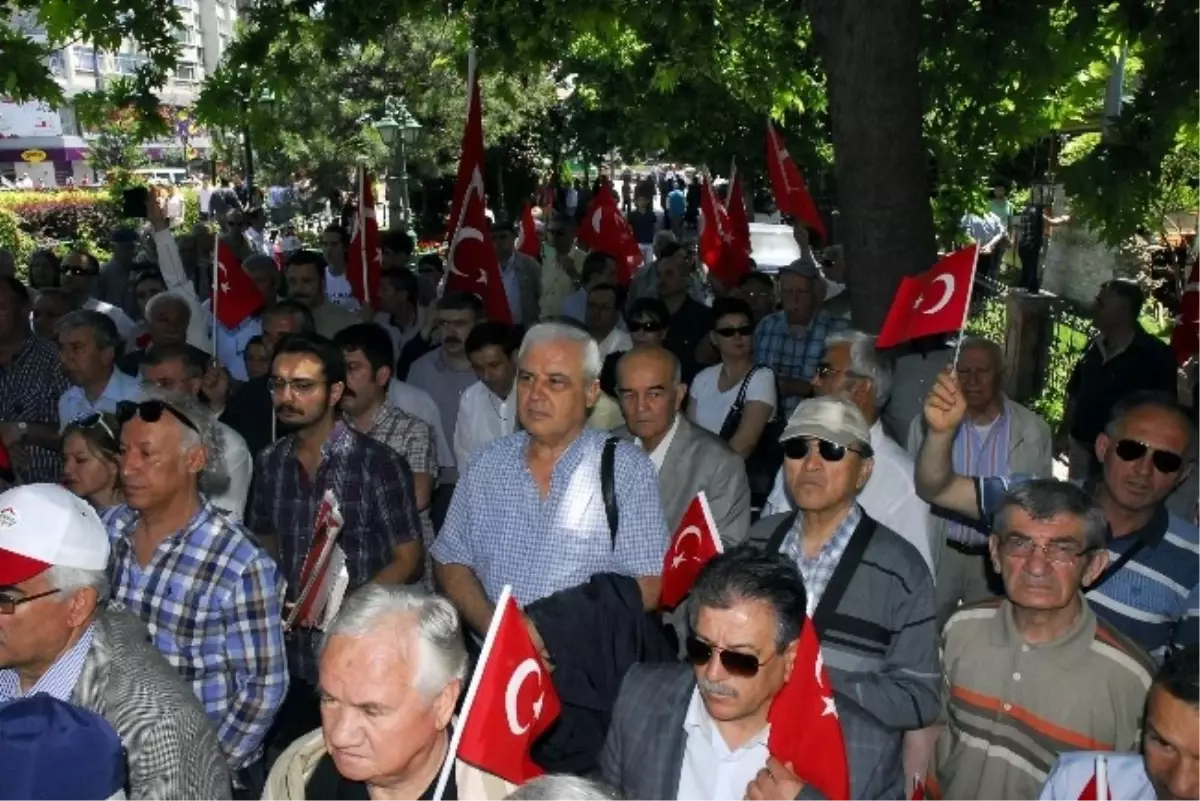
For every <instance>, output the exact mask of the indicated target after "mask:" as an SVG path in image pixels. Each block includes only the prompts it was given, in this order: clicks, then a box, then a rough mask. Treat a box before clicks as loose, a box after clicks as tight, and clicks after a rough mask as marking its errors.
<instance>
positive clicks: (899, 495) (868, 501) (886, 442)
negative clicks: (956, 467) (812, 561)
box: [762, 420, 937, 576]
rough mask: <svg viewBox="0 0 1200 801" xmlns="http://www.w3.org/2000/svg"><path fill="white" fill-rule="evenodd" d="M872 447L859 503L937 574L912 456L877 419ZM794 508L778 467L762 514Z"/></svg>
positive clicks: (926, 506)
mask: <svg viewBox="0 0 1200 801" xmlns="http://www.w3.org/2000/svg"><path fill="white" fill-rule="evenodd" d="M871 449H872V450H873V451H874V452H875V467H874V469H873V470H872V471H871V477H870V478H869V479H867V485H866V486H865V487H863V489H862V492H861V493H859V495H858V502H859V504H860V505H861V506H862V508H863V509H864V510H865V511H866V513H867V514H868V515H869V516H870V517H871V518H872V519H874V520H875V521H876V522H877V523H879V524H880V525H883V526H886V527H887V528H890V529H891V530H892V531H894V532H896V533H897V534H899V535H900V536H901V537H903V538H904V539H906V540H908V541H909V542H910V543H912V545H913V547H914V548H916V549H917V551H919V552H920V554H921V558H922V559H924V560H925V564H926V565H928V566H929V572H930V573H931V574H932V575H934V576H936V575H937V564H936V563H935V562H934V558H933V553H934V550H933V547H932V545H931V543H930V532H929V504H927V503H925V502H924V501H922V500H921V499H920V498H918V497H917V490H916V485H915V484H914V483H913V460H912V457H911V456H909V455H908V453H907V452H906V451H905V450H904V449H903V448H901V447H900V445H899V443H897V442H896V441H895V440H893V439H892V438H891V437H889V436H888V435H887V434H885V433H883V424H882V423H881V422H880V421H878V420H876V421H875V424H874V425H872V426H871ZM795 508H796V505H795V504H794V503H792V499H791V496H790V495H789V494H788V491H787V486H786V484H785V483H784V480H783V469H782V468H781V469H780V471H779V472H778V473H777V474H776V475H775V487H774V488H773V489H772V490H771V495H770V497H768V498H767V505H766V506H765V507H764V508H763V513H762V514H763V517H766V516H768V515H773V514H779V513H780V512H790V511H792V510H793V509H795Z"/></svg>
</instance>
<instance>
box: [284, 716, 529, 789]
mask: <svg viewBox="0 0 1200 801" xmlns="http://www.w3.org/2000/svg"><path fill="white" fill-rule="evenodd" d="M323 756H325V737H324V735H323V734H322V732H321V730H320V729H316V730H314V731H311V732H309V733H308V734H306V735H304V736H303V737H301V738H300V739H299V740H296V742H294V743H292V744H291V745H289V746H288V747H287V750H286V751H284V752H283V753H282V754H280V755H279V759H278V760H276V762H275V767H273V768H271V774H270V775H269V776H267V786H266V789H265V790H263V796H262V797H263V801H302V800H303V799H304V787H305V785H307V784H308V780H309V778H311V777H312V775H313V771H315V770H316V769H317V763H318V762H320V761H321V757H323ZM454 783H455V785H456V786H457V787H458V797H459V798H461V799H465V800H466V801H492V800H495V801H498V799H502V798H504V797H505V796H507V795H508V794H509V793H511V792H512V791H513V790H515V789H516V787H517V786H516V785H515V784H509V783H508V782H506V781H504V780H503V779H501V778H500V777H498V776H493V775H492V774H490V773H484V772H483V771H481V770H479V769H478V768H475V767H472V766H471V765H468V764H467V763H465V762H463V761H462V760H458V761H456V762H455V765H454Z"/></svg>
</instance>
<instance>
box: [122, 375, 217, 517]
mask: <svg viewBox="0 0 1200 801" xmlns="http://www.w3.org/2000/svg"><path fill="white" fill-rule="evenodd" d="M141 400H143V401H147V400H156V401H159V402H160V403H165V404H167V405H169V406H170V407H171V408H173V409H175V410H176V411H177V412H179V413H180V414H182V415H183V416H184V417H186V418H187V419H189V420H191V421H192V422H193V423H195V424H196V430H195V431H193V430H192V429H191V427H189V426H187V425H185V424H184V423H183V421H182V420H178V419H176V418H175V415H173V414H171V413H170V412H165V415H166V416H169V417H170V418H171V420H172V421H173V422H175V423H176V424H178V426H179V441H180V446H181V447H182V449H183V451H184V452H187V451H188V450H190V449H192V448H195V447H196V446H202V447H203V448H204V453H205V459H204V469H203V470H201V471H200V475H199V476H198V477H197V481H196V488H197V490H199V491H200V492H201V493H202V494H204V495H208V496H214V495H221V494H223V493H224V492H225V491H226V490H228V489H229V485H230V483H231V482H232V479H231V477H230V475H229V471H228V470H227V469H226V467H225V447H226V443H225V434H224V432H223V431H222V430H221V426H220V424H218V422H217V417H216V415H214V414H213V413H212V412H211V411H210V410H209V409H208V407H206V406H204V405H203V404H201V403H200V401H199V400H197V399H196V398H194V397H192V396H191V395H185V394H183V393H180V392H171V391H169V390H166V389H163V388H162V387H156V386H153V385H151V386H143V387H142V392H141Z"/></svg>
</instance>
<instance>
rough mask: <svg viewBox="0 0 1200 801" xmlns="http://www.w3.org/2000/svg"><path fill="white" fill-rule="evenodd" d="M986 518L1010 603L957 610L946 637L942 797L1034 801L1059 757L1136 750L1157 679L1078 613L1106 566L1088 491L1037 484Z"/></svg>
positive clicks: (1147, 663)
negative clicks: (1085, 593) (1087, 591)
mask: <svg viewBox="0 0 1200 801" xmlns="http://www.w3.org/2000/svg"><path fill="white" fill-rule="evenodd" d="M992 519H993V523H992V533H991V535H990V536H989V537H988V550H989V553H990V556H991V560H992V564H993V566H994V567H995V568H996V571H997V572H998V573H1000V575H1001V576H1002V577H1003V578H1004V592H1005V597H1004V598H1003V599H1001V600H999V601H985V602H983V603H982V604H978V605H975V606H969V607H964V608H962V609H960V610H959V611H958V612H956V613H955V614H954V615H953V616H952V617H951V618H950V621H949V622H948V623H947V624H946V628H945V630H944V632H943V635H942V638H943V647H942V654H943V656H942V661H943V665H944V669H945V672H946V679H945V688H946V689H945V709H946V712H945V720H944V721H943V722H944V723H945V730H944V731H943V732H942V734H941V737H940V738H939V739H938V745H937V763H936V776H937V781H938V785H939V786H940V788H941V791H942V797H944V798H963V799H972V798H1035V797H1037V795H1038V793H1039V792H1040V789H1041V786H1042V783H1043V782H1045V780H1046V777H1047V775H1049V772H1050V768H1051V767H1052V766H1053V764H1054V762H1055V760H1056V759H1057V758H1058V755H1059V754H1060V753H1064V752H1068V751H1077V750H1096V751H1114V750H1115V751H1131V750H1133V749H1135V748H1136V747H1137V745H1138V742H1139V734H1140V728H1141V725H1140V724H1141V717H1142V710H1143V706H1144V704H1145V700H1146V692H1147V691H1148V690H1149V689H1150V682H1151V677H1152V675H1153V673H1154V663H1153V662H1152V661H1151V659H1150V657H1149V656H1148V655H1147V654H1146V653H1145V652H1144V651H1143V650H1142V648H1140V647H1139V646H1138V645H1137V644H1136V643H1135V642H1134V641H1133V640H1131V639H1130V638H1128V637H1126V636H1125V635H1123V634H1122V633H1121V632H1119V631H1118V630H1117V629H1116V628H1114V627H1113V626H1112V625H1111V624H1109V623H1108V622H1107V621H1104V620H1102V619H1101V618H1098V617H1097V616H1096V614H1095V613H1094V612H1093V611H1092V609H1091V607H1090V606H1089V605H1088V604H1087V603H1084V600H1083V595H1082V593H1081V592H1080V590H1081V589H1082V588H1083V587H1085V586H1087V585H1088V584H1091V583H1092V582H1094V581H1095V580H1096V579H1097V578H1099V576H1100V575H1102V574H1103V572H1104V570H1105V568H1106V567H1108V559H1109V556H1108V552H1107V551H1106V550H1105V547H1104V545H1105V540H1106V539H1107V533H1108V532H1107V529H1108V526H1107V524H1106V522H1105V520H1104V513H1103V511H1101V509H1100V508H1099V507H1098V506H1097V505H1096V504H1095V503H1094V502H1093V501H1092V500H1091V498H1089V497H1088V495H1087V493H1086V492H1084V491H1083V490H1082V489H1080V488H1079V487H1076V486H1074V485H1072V484H1069V483H1067V482H1065V481H1056V480H1054V479H1034V480H1032V481H1029V482H1026V483H1024V484H1022V485H1020V486H1018V487H1015V488H1013V489H1012V490H1010V491H1009V492H1008V494H1007V495H1006V496H1005V497H1004V499H1003V500H1002V501H1000V503H999V504H998V506H997V507H996V509H995V514H994V516H993V518H992Z"/></svg>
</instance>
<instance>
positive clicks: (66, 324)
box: [54, 309, 121, 351]
mask: <svg viewBox="0 0 1200 801" xmlns="http://www.w3.org/2000/svg"><path fill="white" fill-rule="evenodd" d="M77 328H90V329H91V331H92V336H93V337H95V338H96V347H97V348H99V349H100V350H104V349H105V348H112V349H113V350H114V351H116V350H118V348H119V346H120V344H121V335H120V333H119V332H118V331H117V324H116V323H114V322H113V321H112V319H111V318H110V317H109V316H108V315H107V314H104V313H103V312H98V311H95V310H93V309H80V310H79V311H74V312H71V313H70V314H66V315H63V317H62V319H61V320H59V321H58V325H57V326H56V327H55V329H54V332H55V333H56V334H58V335H59V336H61V335H63V334H65V333H67V332H68V331H74V330H75V329H77Z"/></svg>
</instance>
